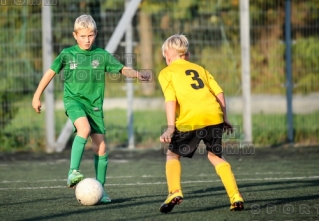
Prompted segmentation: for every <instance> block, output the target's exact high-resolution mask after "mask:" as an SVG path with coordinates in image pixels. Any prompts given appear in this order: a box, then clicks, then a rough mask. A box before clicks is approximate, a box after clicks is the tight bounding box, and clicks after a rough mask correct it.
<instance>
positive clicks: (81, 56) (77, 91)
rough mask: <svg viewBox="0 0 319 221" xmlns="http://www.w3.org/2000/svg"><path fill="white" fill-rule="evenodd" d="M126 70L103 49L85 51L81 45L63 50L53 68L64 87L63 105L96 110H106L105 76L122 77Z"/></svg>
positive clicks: (95, 48) (94, 48)
mask: <svg viewBox="0 0 319 221" xmlns="http://www.w3.org/2000/svg"><path fill="white" fill-rule="evenodd" d="M123 67H124V65H123V64H121V63H120V62H119V61H118V60H116V59H115V58H114V57H113V56H112V55H111V54H110V53H108V52H107V51H105V50H104V49H102V48H97V47H92V49H91V50H89V51H86V50H82V49H81V48H80V47H79V46H78V45H75V46H72V47H69V48H65V49H63V50H62V52H61V53H60V54H59V56H58V57H57V58H56V59H55V60H54V62H53V64H52V65H51V69H52V70H53V71H54V72H55V73H57V74H59V73H60V80H61V81H62V82H63V83H64V95H63V101H64V103H67V102H69V101H72V100H76V101H78V102H81V103H82V104H84V105H85V106H87V107H89V108H92V109H93V110H102V108H103V100H104V89H105V73H110V74H119V71H120V70H121V69H122V68H123Z"/></svg>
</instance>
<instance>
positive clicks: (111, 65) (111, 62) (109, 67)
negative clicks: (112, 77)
mask: <svg viewBox="0 0 319 221" xmlns="http://www.w3.org/2000/svg"><path fill="white" fill-rule="evenodd" d="M105 59H106V62H105V63H106V69H105V71H106V72H109V73H114V74H115V73H119V72H120V70H122V68H123V67H124V65H123V64H122V63H121V62H119V61H118V60H117V59H116V58H115V57H114V56H112V55H111V54H110V53H109V52H107V51H106V55H105Z"/></svg>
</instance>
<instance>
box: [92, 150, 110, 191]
mask: <svg viewBox="0 0 319 221" xmlns="http://www.w3.org/2000/svg"><path fill="white" fill-rule="evenodd" d="M107 164H108V155H107V154H105V155H103V156H98V155H94V166H95V175H96V179H97V180H98V181H99V182H100V183H101V184H102V186H104V183H105V176H106V170H107Z"/></svg>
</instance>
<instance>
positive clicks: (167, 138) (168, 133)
mask: <svg viewBox="0 0 319 221" xmlns="http://www.w3.org/2000/svg"><path fill="white" fill-rule="evenodd" d="M173 133H174V130H173V129H171V128H168V129H166V130H165V132H164V133H163V134H162V136H160V141H161V143H170V142H171V140H172V136H173Z"/></svg>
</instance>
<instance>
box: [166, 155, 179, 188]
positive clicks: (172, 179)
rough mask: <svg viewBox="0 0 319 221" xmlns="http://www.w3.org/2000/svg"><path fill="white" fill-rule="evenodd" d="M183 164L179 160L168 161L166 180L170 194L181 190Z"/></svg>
mask: <svg viewBox="0 0 319 221" xmlns="http://www.w3.org/2000/svg"><path fill="white" fill-rule="evenodd" d="M181 172H182V167H181V162H180V161H179V160H175V159H173V160H168V161H167V162H166V179H167V185H168V192H169V193H170V192H173V191H174V190H176V189H181Z"/></svg>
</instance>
